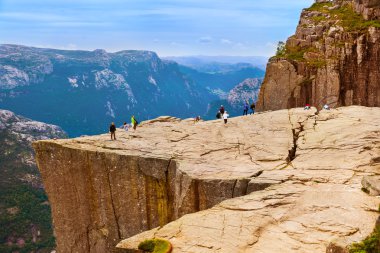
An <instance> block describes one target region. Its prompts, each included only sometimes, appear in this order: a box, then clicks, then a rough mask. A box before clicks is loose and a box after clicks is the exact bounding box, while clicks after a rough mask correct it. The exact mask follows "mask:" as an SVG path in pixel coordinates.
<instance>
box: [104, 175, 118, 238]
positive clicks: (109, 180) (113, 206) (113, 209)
mask: <svg viewBox="0 0 380 253" xmlns="http://www.w3.org/2000/svg"><path fill="white" fill-rule="evenodd" d="M107 182H108V187H109V189H110V198H111V205H112V212H113V215H114V218H115V223H116V229H117V236H118V237H119V239H122V237H121V233H120V226H119V218H118V217H117V215H116V209H115V204H114V199H113V194H112V186H111V179H110V171H107Z"/></svg>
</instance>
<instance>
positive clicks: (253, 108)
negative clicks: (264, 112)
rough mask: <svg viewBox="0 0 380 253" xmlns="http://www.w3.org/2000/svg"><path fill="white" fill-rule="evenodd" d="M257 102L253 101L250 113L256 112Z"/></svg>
mask: <svg viewBox="0 0 380 253" xmlns="http://www.w3.org/2000/svg"><path fill="white" fill-rule="evenodd" d="M255 107H256V106H255V103H254V102H252V104H251V113H250V114H255Z"/></svg>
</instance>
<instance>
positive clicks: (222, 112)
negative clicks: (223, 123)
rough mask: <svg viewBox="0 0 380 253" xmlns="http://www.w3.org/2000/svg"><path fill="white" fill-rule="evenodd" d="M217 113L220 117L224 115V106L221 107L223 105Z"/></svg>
mask: <svg viewBox="0 0 380 253" xmlns="http://www.w3.org/2000/svg"><path fill="white" fill-rule="evenodd" d="M219 111H220V113H221V114H222V115H223V114H224V106H223V105H221V106H220V108H219Z"/></svg>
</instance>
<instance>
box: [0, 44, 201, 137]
mask: <svg viewBox="0 0 380 253" xmlns="http://www.w3.org/2000/svg"><path fill="white" fill-rule="evenodd" d="M0 91H1V95H0V106H1V107H3V108H8V109H12V110H14V111H15V112H17V113H20V114H23V115H26V116H27V117H30V118H33V119H37V120H41V121H44V122H49V123H53V124H56V125H59V126H61V127H62V128H63V129H65V130H66V131H67V132H68V133H69V134H70V136H78V135H82V134H95V133H101V132H105V131H107V127H108V124H109V123H110V122H111V121H117V122H118V123H121V122H122V121H129V119H130V117H131V116H132V115H133V114H134V115H135V116H136V117H137V119H138V120H142V119H149V118H154V117H157V116H160V115H163V114H172V115H174V116H178V117H189V116H193V115H194V114H193V113H194V112H196V114H199V113H204V112H205V111H206V108H207V103H208V92H207V91H206V90H205V89H204V88H202V87H200V86H197V84H196V83H194V82H193V81H192V80H191V79H188V78H186V77H185V76H184V75H183V74H182V73H181V71H180V69H179V66H178V64H177V63H174V62H169V61H162V60H161V59H160V58H159V57H158V56H157V55H156V54H155V53H154V52H149V51H133V50H131V51H121V52H117V53H107V52H105V51H104V50H95V51H91V52H90V51H69V50H54V49H40V48H32V47H25V46H17V45H2V46H0Z"/></svg>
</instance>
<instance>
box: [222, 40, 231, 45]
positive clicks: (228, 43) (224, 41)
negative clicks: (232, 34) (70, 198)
mask: <svg viewBox="0 0 380 253" xmlns="http://www.w3.org/2000/svg"><path fill="white" fill-rule="evenodd" d="M220 43H222V44H225V45H231V44H232V41H230V40H229V39H221V40H220Z"/></svg>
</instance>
